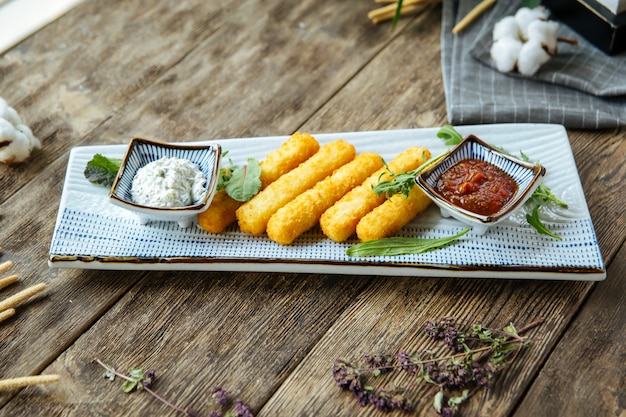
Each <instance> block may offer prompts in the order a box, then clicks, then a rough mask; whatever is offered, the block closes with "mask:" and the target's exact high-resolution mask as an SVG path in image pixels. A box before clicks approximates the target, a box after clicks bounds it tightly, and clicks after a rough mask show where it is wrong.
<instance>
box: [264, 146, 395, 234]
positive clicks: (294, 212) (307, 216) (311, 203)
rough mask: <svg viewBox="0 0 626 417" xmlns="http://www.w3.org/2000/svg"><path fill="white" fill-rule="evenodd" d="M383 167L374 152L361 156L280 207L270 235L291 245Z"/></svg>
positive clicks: (268, 226)
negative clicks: (329, 210)
mask: <svg viewBox="0 0 626 417" xmlns="http://www.w3.org/2000/svg"><path fill="white" fill-rule="evenodd" d="M382 166H383V160H382V158H381V157H380V156H379V155H377V154H375V153H373V152H366V153H362V154H360V155H358V156H357V157H356V158H355V159H354V160H353V161H352V162H349V163H347V164H345V165H344V166H342V167H341V168H339V169H337V170H336V171H335V172H334V173H333V174H332V175H330V176H329V177H326V179H324V180H322V181H320V182H318V183H317V184H316V185H315V186H314V187H313V188H311V189H309V190H307V191H305V192H304V193H302V194H300V195H299V196H297V197H296V198H295V199H293V200H291V201H290V202H289V203H287V204H286V205H284V206H283V207H281V208H280V209H279V210H278V211H277V212H276V213H275V214H274V215H273V216H272V217H271V218H270V220H269V222H268V223H267V235H268V236H269V238H270V239H272V240H273V241H275V242H278V243H280V244H281V245H288V244H290V243H291V242H293V241H294V240H295V239H296V238H297V237H298V236H300V235H301V234H302V233H304V232H306V231H307V230H309V229H311V228H312V227H313V226H315V225H316V224H317V222H318V221H319V219H320V216H321V215H322V213H324V212H325V211H326V210H327V209H328V208H329V207H330V206H332V205H333V204H335V202H336V201H337V200H339V199H340V198H341V197H343V196H344V195H345V194H346V193H347V192H348V191H350V190H351V189H353V188H354V187H356V186H357V185H359V184H361V183H363V181H364V180H365V179H366V178H367V177H368V176H370V175H371V174H372V173H373V172H374V171H376V170H378V169H379V168H381V167H382Z"/></svg>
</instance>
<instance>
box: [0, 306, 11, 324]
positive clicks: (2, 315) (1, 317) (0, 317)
mask: <svg viewBox="0 0 626 417" xmlns="http://www.w3.org/2000/svg"><path fill="white" fill-rule="evenodd" d="M14 314H15V309H14V308H9V309H6V310H4V311H0V323H1V322H3V321H5V320H6V319H8V318H9V317H13V315H14Z"/></svg>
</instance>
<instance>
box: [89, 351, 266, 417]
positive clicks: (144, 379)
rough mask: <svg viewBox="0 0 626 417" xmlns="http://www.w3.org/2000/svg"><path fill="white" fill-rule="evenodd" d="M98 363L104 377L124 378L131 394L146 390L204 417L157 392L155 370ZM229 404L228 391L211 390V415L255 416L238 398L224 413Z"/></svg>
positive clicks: (124, 386)
mask: <svg viewBox="0 0 626 417" xmlns="http://www.w3.org/2000/svg"><path fill="white" fill-rule="evenodd" d="M95 361H96V363H97V364H98V365H100V366H102V367H103V368H104V369H105V373H104V377H105V378H107V379H109V380H111V381H114V380H115V378H117V377H119V378H121V379H122V380H123V382H122V391H124V392H125V393H127V394H129V393H131V392H133V391H145V392H147V393H149V394H150V395H152V396H153V397H154V398H156V399H157V400H159V401H161V402H162V403H163V404H165V405H166V406H168V407H169V408H171V409H173V410H176V411H178V412H180V413H182V414H184V415H185V416H188V417H202V416H201V414H199V413H198V412H197V411H195V410H192V409H190V408H183V407H180V406H178V405H176V404H175V403H173V402H171V401H169V400H167V399H165V398H163V397H162V396H161V395H159V394H158V393H157V392H155V391H154V390H153V389H152V388H151V386H152V383H153V382H154V380H155V379H156V372H155V371H153V370H144V369H143V368H132V369H130V370H129V371H128V375H125V374H122V373H120V372H118V371H116V370H115V369H114V368H113V367H111V366H109V365H107V364H105V363H104V362H102V361H101V360H100V359H96V360H95ZM228 404H229V399H228V393H227V392H226V391H225V390H223V389H222V388H219V387H216V388H213V389H212V390H211V399H210V400H209V402H208V405H209V406H210V407H211V408H212V410H211V411H210V414H209V417H254V414H253V413H252V411H251V410H250V408H249V407H248V406H247V405H246V404H245V403H244V402H243V401H241V400H239V399H236V400H235V403H234V407H233V409H232V410H231V411H228V412H226V413H224V408H225V407H226V406H227V405H228Z"/></svg>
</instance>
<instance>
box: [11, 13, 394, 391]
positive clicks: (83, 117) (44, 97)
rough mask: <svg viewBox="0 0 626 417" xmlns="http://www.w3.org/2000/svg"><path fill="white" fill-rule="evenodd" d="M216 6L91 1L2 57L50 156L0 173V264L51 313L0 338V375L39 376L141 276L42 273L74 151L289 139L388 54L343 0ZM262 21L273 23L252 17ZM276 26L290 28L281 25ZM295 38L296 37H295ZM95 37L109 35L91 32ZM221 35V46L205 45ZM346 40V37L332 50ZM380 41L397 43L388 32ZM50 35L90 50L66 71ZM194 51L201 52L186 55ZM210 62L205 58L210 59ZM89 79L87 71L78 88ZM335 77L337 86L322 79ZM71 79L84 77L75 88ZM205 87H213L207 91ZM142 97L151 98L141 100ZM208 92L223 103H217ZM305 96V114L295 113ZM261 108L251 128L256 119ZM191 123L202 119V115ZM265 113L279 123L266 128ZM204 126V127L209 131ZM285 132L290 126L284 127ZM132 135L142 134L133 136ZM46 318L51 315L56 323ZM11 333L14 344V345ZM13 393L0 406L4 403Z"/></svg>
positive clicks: (36, 313) (32, 313) (18, 322)
mask: <svg viewBox="0 0 626 417" xmlns="http://www.w3.org/2000/svg"><path fill="white" fill-rule="evenodd" d="M211 4H212V6H210V7H209V6H208V5H206V4H205V3H202V4H201V5H199V4H194V3H192V2H186V3H185V2H183V3H181V4H180V5H178V6H170V5H166V4H157V5H156V6H157V8H156V9H155V8H154V7H153V6H151V5H152V3H150V2H148V3H145V2H144V3H142V2H134V3H130V4H128V3H124V4H122V3H114V2H113V3H108V4H106V5H105V4H104V3H103V2H97V3H96V2H86V3H85V5H84V6H82V7H79V8H78V9H77V10H76V11H73V12H72V13H70V14H68V15H67V16H66V17H65V18H64V19H62V20H61V21H59V23H58V24H57V25H54V26H53V27H51V28H47V29H46V31H44V32H42V34H38V35H36V36H35V37H33V38H31V39H30V40H29V41H27V42H26V43H24V44H22V45H21V46H20V47H19V48H18V49H16V50H14V51H12V52H11V56H10V57H9V59H8V60H6V61H4V62H5V64H7V65H6V66H5V67H3V69H2V70H1V71H2V73H3V74H6V77H4V78H2V80H1V82H2V85H3V86H4V85H6V86H7V90H6V91H7V92H9V96H8V97H9V98H14V99H17V98H19V99H18V100H17V102H18V104H19V105H20V106H18V107H21V108H20V110H24V112H25V113H26V114H27V116H30V117H29V119H31V120H33V119H34V120H39V121H35V123H34V125H33V128H34V130H35V132H49V133H43V134H42V133H40V134H39V136H43V137H44V139H45V140H44V146H45V152H42V154H40V155H35V156H34V158H33V159H32V160H31V161H29V162H28V163H27V164H24V165H22V166H20V167H17V168H6V167H2V170H3V171H2V174H3V175H2V176H1V177H0V178H1V181H2V182H3V184H2V187H0V190H1V191H0V192H2V193H6V194H4V195H5V196H7V198H6V200H5V197H3V198H2V201H3V203H2V206H1V208H2V213H3V215H2V217H1V218H0V221H1V223H0V230H2V236H1V237H0V240H2V245H3V249H4V253H3V256H5V257H8V258H11V259H13V260H14V261H15V262H16V264H18V265H21V266H22V267H23V268H28V274H24V277H23V280H24V285H28V284H30V283H32V282H39V281H42V280H43V281H45V282H47V283H48V285H49V289H48V295H47V297H46V298H45V300H44V301H45V308H43V309H41V310H34V309H33V310H29V317H28V320H26V317H22V316H20V315H18V318H16V319H15V320H13V321H10V322H8V324H6V325H4V326H3V327H2V328H1V329H0V331H1V332H2V340H3V341H4V342H3V347H6V348H7V349H8V350H10V351H11V352H12V353H11V354H10V356H8V357H7V358H8V359H10V360H7V361H2V362H1V363H0V374H2V375H7V376H8V375H22V374H30V373H36V372H39V371H40V370H41V369H43V368H44V367H45V366H46V365H47V364H48V363H49V361H51V360H52V359H53V358H55V357H56V356H57V355H58V354H59V353H60V352H61V351H63V350H64V349H65V348H66V347H67V346H68V345H69V344H71V342H72V341H73V340H74V339H75V338H76V337H78V335H79V334H80V333H81V332H82V330H84V329H85V328H88V327H89V326H90V325H91V324H92V323H93V321H94V320H96V319H97V318H98V317H99V316H100V315H101V314H102V313H103V312H104V311H106V310H107V309H108V308H109V307H110V305H111V304H113V303H114V302H116V300H117V299H118V298H119V297H120V296H121V295H122V294H123V293H124V292H125V291H127V289H128V288H129V287H131V286H132V285H133V284H134V283H135V282H137V280H138V279H139V278H140V277H141V276H142V274H141V273H133V272H123V273H119V274H115V273H111V272H93V271H76V270H60V271H59V270H48V268H47V265H46V264H45V259H46V258H47V251H48V248H49V238H50V237H51V236H52V230H53V225H54V220H55V218H56V210H57V207H58V206H57V204H58V203H53V204H46V205H43V206H42V205H40V204H39V201H38V198H39V197H40V196H47V197H46V200H49V201H53V202H55V201H56V202H58V200H59V197H60V193H61V187H62V183H63V176H64V174H65V163H66V158H67V151H68V149H69V148H70V147H71V146H74V145H77V144H95V143H97V144H106V143H112V142H116V143H119V142H120V141H125V140H127V139H128V138H130V137H131V136H133V135H134V134H137V133H139V132H141V133H145V134H147V135H148V136H153V137H158V138H163V137H165V138H168V139H169V138H175V139H185V140H187V139H197V135H198V134H200V133H201V132H205V133H206V132H209V134H210V135H218V134H219V133H220V132H221V133H223V134H224V136H227V137H232V136H241V135H243V134H244V133H245V132H251V130H250V129H253V130H254V132H256V133H257V134H259V133H268V134H269V133H271V134H286V133H289V132H291V131H293V130H295V129H296V128H297V127H298V126H300V125H301V124H302V123H303V122H304V120H305V119H306V118H307V117H309V115H310V113H311V112H313V111H315V106H317V105H321V104H322V103H323V102H324V101H326V100H327V99H328V97H331V96H332V95H333V94H335V90H336V89H339V88H341V87H342V86H343V84H344V83H345V82H346V80H347V79H349V78H351V77H352V76H353V75H354V73H355V72H358V71H359V70H360V67H361V66H362V65H365V64H366V63H367V62H368V60H369V58H370V57H371V56H372V55H374V54H375V53H376V52H377V49H376V48H382V47H383V46H384V38H381V37H380V36H378V35H375V33H370V32H371V31H372V26H370V25H369V23H368V24H367V25H358V24H353V23H354V22H355V21H357V20H358V19H359V16H361V15H359V14H357V13H354V10H353V9H350V10H348V9H347V7H348V6H347V5H345V4H342V3H337V2H327V3H326V5H325V6H324V7H320V5H319V2H312V1H310V2H307V3H301V4H300V5H299V6H298V7H296V8H290V7H287V6H285V5H284V4H283V3H281V2H278V1H276V2H274V3H267V2H266V3H263V5H259V4H256V3H255V4H254V5H253V6H249V5H248V7H243V5H242V6H241V7H240V8H237V7H235V8H231V7H230V2H229V3H228V6H229V8H228V13H224V14H222V13H221V11H220V10H222V9H223V8H224V7H226V6H225V5H224V4H222V5H219V6H220V7H222V9H215V7H217V6H218V5H216V4H215V3H211ZM339 5H341V7H340V8H339V9H337V7H339ZM100 7H104V9H100ZM172 7H174V9H172ZM363 7H367V5H364V6H363ZM109 8H111V10H110V11H109ZM313 8H319V9H320V10H321V13H317V14H315V15H312V14H311V9H313ZM103 10H105V11H107V12H104V11H103ZM216 10H217V11H216ZM348 11H350V13H348ZM258 16H268V17H267V18H266V19H264V20H262V22H259V19H258ZM330 16H338V17H339V18H340V19H341V21H340V22H339V23H336V24H333V25H328V23H327V22H325V21H323V20H319V19H320V17H325V18H328V17H330ZM218 17H219V19H218ZM284 21H289V22H291V25H289V26H287V25H280V23H281V22H284ZM246 22H249V23H246ZM181 23H182V26H181ZM247 26H249V27H251V28H252V27H254V28H255V29H254V30H255V31H256V32H255V33H256V34H257V35H258V38H261V39H262V42H261V43H259V39H257V38H254V37H250V36H249V35H245V32H244V31H242V30H241V29H242V27H247ZM374 29H375V31H376V30H382V29H378V28H374ZM337 30H339V31H340V32H341V33H337ZM294 31H298V33H299V36H297V37H294V36H293V33H294ZM95 32H98V33H111V34H115V35H114V36H112V37H110V38H109V37H97V36H96V35H95ZM221 32H223V33H224V35H220V36H223V37H221V38H219V39H217V40H215V41H212V40H211V39H210V38H211V37H217V36H218V35H217V33H221ZM363 32H366V33H365V34H363ZM320 33H322V35H323V36H319V34H320ZM81 34H87V35H89V37H90V38H91V39H92V40H93V42H92V43H91V44H90V45H89V46H84V45H82V44H81V43H80V42H78V41H75V39H76V38H77V37H79V38H80V36H79V35H81ZM340 34H341V35H342V36H343V38H340V39H345V42H338V41H337V36H338V35H340ZM385 34H387V35H388V36H391V35H389V32H388V31H385ZM55 35H59V36H58V38H59V39H61V40H64V41H65V42H66V43H67V44H66V45H65V47H64V48H70V47H71V48H74V49H76V52H75V53H76V54H78V56H81V55H84V56H83V59H82V60H79V62H77V63H74V62H73V61H75V60H76V59H75V56H77V55H73V57H68V56H67V55H66V52H64V48H60V49H51V50H50V51H47V49H50V48H49V46H47V45H48V42H50V39H51V38H54V36H55ZM124 37H133V38H134V39H135V40H137V42H138V43H139V44H142V45H143V44H145V50H144V51H143V52H142V54H143V56H142V59H137V56H136V54H134V53H132V51H131V50H130V49H128V48H131V45H130V44H129V45H127V46H123V47H121V48H118V46H119V43H120V42H121V41H122V40H123V38H124ZM231 37H232V39H231ZM311 37H314V38H316V39H321V41H320V42H319V43H318V44H316V45H314V48H313V49H312V50H311V52H310V53H307V54H306V56H304V57H302V54H303V52H302V51H303V50H304V49H305V48H304V46H305V45H306V44H307V42H308V43H311V44H312V43H313V42H312V41H310V38H311ZM359 37H365V38H368V39H369V38H370V37H371V38H372V39H371V42H370V43H369V49H366V52H365V53H364V52H363V50H359V51H358V53H357V54H355V53H353V52H351V51H352V49H353V48H354V42H355V41H354V39H359ZM294 39H295V40H294ZM132 45H136V44H134V43H133V44H132ZM199 45H201V46H199ZM259 45H261V46H259ZM331 46H337V48H331ZM195 48H198V52H197V53H192V52H191V51H192V50H193V49H195ZM163 51H166V55H167V57H164V56H163ZM329 52H330V54H329ZM268 54H269V55H268ZM320 54H323V55H324V59H322V58H321V57H320ZM40 55H41V56H40ZM207 56H208V57H211V59H210V60H207ZM20 60H21V62H24V63H26V64H28V65H29V66H30V67H31V71H30V72H25V70H24V69H22V68H21V67H20V66H17V65H16V62H18V61H20ZM262 61H263V62H265V64H264V69H263V70H260V69H259V64H258V63H259V62H262ZM338 61H340V64H338ZM281 65H284V66H285V67H284V68H283V67H281ZM35 67H40V68H45V71H44V70H42V74H43V75H42V74H39V75H38V77H40V78H37V77H34V76H32V75H31V73H37V71H32V68H35ZM237 67H241V69H240V71H241V76H242V77H244V78H237V79H236V81H233V80H232V77H233V72H232V71H231V70H233V71H234V70H235V69H236V68H237ZM310 68H311V70H310V71H309V69H310ZM277 71H279V72H278V73H277ZM281 71H282V72H281ZM85 73H89V74H91V75H90V76H88V77H87V79H84V80H83V79H82V78H83V76H84V74H85ZM163 74H165V75H163ZM161 75H163V76H162V77H161ZM330 75H332V77H330ZM261 76H262V79H260V78H259V77H261ZM19 77H24V80H25V82H24V83H16V82H15V83H14V81H15V80H17V79H18V78H19ZM329 78H332V79H331V81H330V82H325V80H327V79H329ZM76 80H81V81H80V83H78V84H72V83H73V82H74V83H75V82H76ZM259 80H261V81H262V83H261V84H259ZM207 82H211V83H213V84H211V85H209V86H208V87H207V86H206V84H207ZM231 82H232V84H234V85H236V87H237V88H238V89H240V90H241V91H244V92H248V93H250V94H251V95H250V97H251V98H254V99H251V100H243V99H242V96H241V95H237V96H236V97H231V95H232V91H231V90H228V89H227V90H228V91H221V90H220V89H219V87H220V86H227V87H228V86H229V85H230V84H231ZM263 84H265V85H274V84H275V85H277V86H278V90H279V91H278V92H277V94H278V96H274V95H273V94H264V95H263V96H262V93H263V91H264V89H265V87H264V85H263ZM203 85H204V86H205V87H203ZM59 86H61V87H60V88H61V92H59V91H58V88H59ZM69 86H73V87H71V88H70V87H69ZM111 86H113V87H111ZM229 88H230V87H229ZM143 90H149V91H147V92H146V93H145V94H142V91H143ZM199 91H202V92H203V93H202V94H199ZM213 92H217V94H218V95H220V97H221V98H224V100H222V101H214V100H212V99H211V94H213ZM312 92H315V93H316V94H313V93H312ZM279 93H280V94H279ZM181 97H182V98H184V100H181ZM255 97H256V98H255ZM285 100H286V101H287V102H290V103H293V106H287V108H288V109H291V108H293V109H294V111H293V112H291V111H289V112H288V114H287V113H283V114H280V116H281V117H278V116H277V115H278V114H279V113H280V112H281V111H282V109H283V108H284V106H285ZM242 101H243V104H242ZM302 101H305V102H307V103H306V105H299V104H298V103H301V102H302ZM192 104H194V105H195V106H193V105H192ZM226 104H228V105H226ZM198 106H199V107H198ZM202 106H204V107H202ZM246 106H248V107H247V108H246ZM49 109H54V110H53V111H52V112H50V111H49ZM242 109H243V110H245V111H243V112H242V111H241V110H242ZM218 110H219V112H220V113H219V114H218V113H217V111H218ZM257 113H258V114H259V115H260V116H258V120H251V117H253V116H252V115H255V114H257ZM197 114H202V117H203V118H205V119H207V120H202V119H200V120H196V119H195V118H194V117H195V115H197ZM233 114H236V115H238V116H237V117H233ZM145 115H147V117H146V116H145ZM271 117H274V118H275V119H274V120H275V121H276V123H275V124H272V123H270V122H269V120H270V118H271ZM265 119H267V120H265ZM209 121H210V123H211V124H210V125H208V124H205V122H209ZM277 125H280V126H281V127H280V128H279V127H277ZM283 125H285V126H286V125H290V127H289V129H288V130H285V131H283V130H282V129H283V127H282V126H283ZM137 126H142V128H141V130H139V129H138V127H137ZM144 126H145V129H144ZM207 126H211V127H210V129H208V130H207V129H206V127H207ZM211 129H213V130H212V131H211ZM46 136H47V137H46ZM53 136H54V138H53ZM42 155H45V156H44V157H43V158H42ZM7 173H8V174H9V175H4V174H7ZM37 173H39V175H38V176H37V177H36V178H35V179H33V180H32V181H31V178H32V177H33V176H34V175H36V174H37ZM28 181H30V182H28ZM27 183H28V185H27V187H26V186H25V184H27ZM5 185H6V187H5ZM9 196H10V197H9ZM79 296H80V299H81V303H76V302H75V303H72V305H71V306H69V305H67V303H68V301H67V300H68V297H71V298H70V299H78V297H79ZM70 307H71V308H70ZM68 309H70V310H71V313H68ZM20 317H21V318H20ZM50 317H54V318H57V320H55V321H52V322H51V321H50V320H49V318H50ZM3 324H5V323H3ZM18 334H22V336H20V337H19V338H18V337H17V336H16V335H18ZM315 337H318V336H315ZM7 398H8V396H6V395H5V396H3V397H0V402H2V401H6V399H7Z"/></svg>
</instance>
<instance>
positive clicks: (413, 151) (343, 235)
mask: <svg viewBox="0 0 626 417" xmlns="http://www.w3.org/2000/svg"><path fill="white" fill-rule="evenodd" d="M424 152H428V150H426V149H424V148H421V147H419V146H415V147H412V148H409V149H407V150H406V151H404V152H402V153H401V154H399V155H398V156H396V157H395V158H394V159H393V160H392V161H391V162H389V164H388V167H389V170H391V172H394V173H396V174H397V173H401V172H407V171H410V170H413V169H415V168H417V167H418V166H420V165H421V164H423V163H424V162H425V161H426V159H427V158H425V154H424ZM429 154H430V153H429ZM388 178H389V176H388V174H387V170H386V169H385V168H381V169H380V170H378V171H377V172H375V173H374V174H372V175H371V176H370V177H369V178H367V179H366V180H365V181H364V182H363V184H361V185H359V186H358V187H355V188H353V189H352V190H351V191H350V192H348V193H347V194H346V195H344V196H343V197H342V198H341V199H340V200H339V201H337V202H336V203H335V204H334V205H333V206H332V207H330V208H329V209H328V210H326V211H325V212H324V214H322V217H321V218H320V226H321V227H322V231H323V232H324V234H325V235H326V236H327V237H328V238H330V239H332V240H334V241H335V242H343V241H345V240H347V239H348V238H349V237H350V236H352V235H353V234H354V233H355V232H356V225H357V224H358V223H359V220H361V218H362V217H363V216H365V215H366V214H367V213H369V212H370V211H372V210H373V209H374V208H375V207H377V206H379V205H381V204H382V203H383V202H384V201H385V196H384V195H381V196H377V195H376V193H374V191H373V190H372V187H373V186H375V185H376V184H378V182H379V181H381V180H382V181H384V180H386V179H388Z"/></svg>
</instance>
